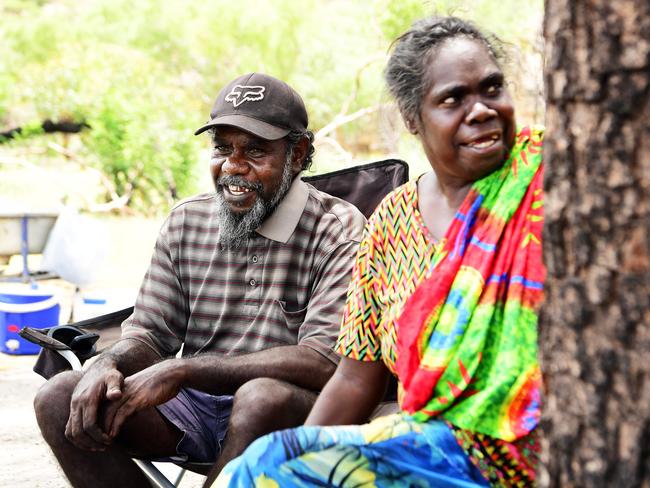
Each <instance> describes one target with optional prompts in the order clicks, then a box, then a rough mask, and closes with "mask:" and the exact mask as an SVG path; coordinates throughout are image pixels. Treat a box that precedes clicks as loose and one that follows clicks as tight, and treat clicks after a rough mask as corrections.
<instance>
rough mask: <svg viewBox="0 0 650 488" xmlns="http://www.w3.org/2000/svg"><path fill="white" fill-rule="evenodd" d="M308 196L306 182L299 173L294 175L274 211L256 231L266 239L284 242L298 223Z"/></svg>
mask: <svg viewBox="0 0 650 488" xmlns="http://www.w3.org/2000/svg"><path fill="white" fill-rule="evenodd" d="M308 197H309V189H308V188H307V184H306V183H305V182H304V181H302V179H300V175H298V176H296V177H295V178H294V180H293V183H291V187H289V191H288V192H287V194H286V195H285V196H284V198H283V199H282V200H281V201H280V203H279V204H278V206H277V208H276V209H275V211H274V212H273V213H272V214H271V215H270V216H269V217H268V218H267V219H266V220H265V221H264V222H262V225H260V226H259V227H258V228H257V231H256V232H257V233H258V234H260V235H261V236H264V237H266V238H267V239H272V240H274V241H278V242H282V243H283V244H286V242H287V241H288V240H289V238H290V237H291V234H293V231H294V230H295V228H296V226H297V225H298V221H299V220H300V217H301V216H302V212H303V210H305V205H307V198H308Z"/></svg>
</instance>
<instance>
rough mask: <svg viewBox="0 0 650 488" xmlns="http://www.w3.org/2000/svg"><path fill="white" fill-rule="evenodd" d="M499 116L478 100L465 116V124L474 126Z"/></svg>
mask: <svg viewBox="0 0 650 488" xmlns="http://www.w3.org/2000/svg"><path fill="white" fill-rule="evenodd" d="M496 116H497V111H496V110H494V109H493V108H490V107H488V106H487V105H486V104H485V103H483V102H481V101H480V100H477V101H476V102H474V104H473V105H472V106H471V107H470V110H469V113H468V114H467V115H466V116H465V122H466V123H467V124H472V123H475V122H485V121H486V120H489V119H491V118H493V117H496Z"/></svg>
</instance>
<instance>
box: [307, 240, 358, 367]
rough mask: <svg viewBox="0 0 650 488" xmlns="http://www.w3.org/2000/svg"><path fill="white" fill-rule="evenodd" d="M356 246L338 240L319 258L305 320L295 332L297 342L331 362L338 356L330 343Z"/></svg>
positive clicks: (331, 342) (343, 301) (341, 307)
mask: <svg viewBox="0 0 650 488" xmlns="http://www.w3.org/2000/svg"><path fill="white" fill-rule="evenodd" d="M358 245H359V242H358V241H347V242H344V243H341V244H339V245H338V246H336V247H335V248H334V249H333V250H332V251H331V252H329V253H328V254H327V255H326V256H325V257H324V258H323V259H322V260H321V263H320V264H319V266H318V271H317V275H316V279H315V285H314V289H313V291H312V294H311V297H310V300H309V305H308V307H307V311H306V314H305V320H304V322H303V324H302V326H301V327H300V331H299V333H298V344H300V345H305V346H309V347H311V348H312V349H315V350H316V351H318V352H319V353H321V354H323V355H324V356H326V357H327V358H329V359H330V360H331V361H332V362H334V363H338V361H339V359H340V358H339V356H338V355H337V354H336V353H335V352H334V350H333V345H334V344H335V342H336V337H337V336H338V332H339V327H340V323H341V317H342V314H343V307H344V306H345V295H346V290H347V287H348V283H349V282H350V272H351V271H352V265H353V263H354V256H355V254H356V250H357V246H358Z"/></svg>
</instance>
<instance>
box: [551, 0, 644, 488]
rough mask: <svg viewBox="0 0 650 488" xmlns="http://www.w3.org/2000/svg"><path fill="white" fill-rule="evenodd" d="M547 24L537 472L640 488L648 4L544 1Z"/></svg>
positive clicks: (560, 482)
mask: <svg viewBox="0 0 650 488" xmlns="http://www.w3.org/2000/svg"><path fill="white" fill-rule="evenodd" d="M544 32H545V38H546V43H547V45H546V46H547V47H546V58H547V66H546V82H547V121H546V125H547V137H546V140H545V158H546V159H545V160H546V180H545V188H546V197H545V198H546V203H545V211H546V227H545V235H544V239H545V242H544V257H545V260H546V264H547V267H548V278H547V288H546V304H545V307H544V311H543V312H542V317H541V321H540V356H541V361H542V369H543V371H544V378H545V388H546V393H545V399H544V401H545V404H544V412H543V417H542V428H543V430H544V433H545V436H546V438H545V441H544V455H543V460H544V465H545V470H546V471H545V473H543V476H542V478H543V479H545V480H546V481H547V482H550V485H551V486H562V487H565V486H566V487H571V486H584V487H649V486H650V1H649V0H576V1H573V0H546V17H545V25H544ZM544 474H545V475H548V477H546V476H544ZM544 484H546V482H545V483H544Z"/></svg>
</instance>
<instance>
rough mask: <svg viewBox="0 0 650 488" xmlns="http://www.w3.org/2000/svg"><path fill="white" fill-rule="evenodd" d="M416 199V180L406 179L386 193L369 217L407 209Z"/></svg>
mask: <svg viewBox="0 0 650 488" xmlns="http://www.w3.org/2000/svg"><path fill="white" fill-rule="evenodd" d="M416 201H417V181H416V180H411V181H407V182H406V183H404V184H403V185H400V186H398V187H397V188H395V189H394V190H393V191H391V192H390V193H388V195H386V196H385V197H384V198H383V199H382V200H381V202H380V203H379V205H377V208H376V209H375V211H374V212H373V214H372V216H371V217H370V218H371V219H377V218H380V217H379V216H385V215H386V214H390V215H393V214H394V213H395V212H405V211H408V208H409V207H412V206H413V205H414V204H415V202H416Z"/></svg>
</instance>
